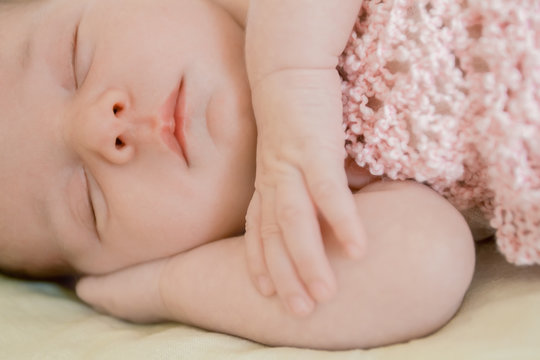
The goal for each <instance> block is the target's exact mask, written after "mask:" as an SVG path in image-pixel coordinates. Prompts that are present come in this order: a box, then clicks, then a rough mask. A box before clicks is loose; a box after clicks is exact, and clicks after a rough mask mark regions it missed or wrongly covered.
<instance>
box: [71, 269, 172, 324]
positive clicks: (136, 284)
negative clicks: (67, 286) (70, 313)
mask: <svg viewBox="0 0 540 360" xmlns="http://www.w3.org/2000/svg"><path fill="white" fill-rule="evenodd" d="M164 265H165V261H164V260H159V261H154V262H151V263H145V264H140V265H136V266H133V267H131V268H127V269H125V270H120V271H117V272H114V273H111V274H107V275H101V276H87V277H83V278H82V279H81V280H79V282H78V283H77V285H76V288H75V291H76V293H77V296H79V298H81V300H83V301H84V302H86V303H88V304H89V305H91V306H92V307H94V308H95V309H97V310H98V311H100V312H104V313H107V314H110V315H113V316H116V317H119V318H122V319H126V320H129V321H134V322H156V321H160V320H164V319H166V318H167V310H166V307H165V304H164V303H163V302H162V298H161V295H160V290H159V283H160V281H159V278H160V275H161V271H162V269H163V266H164Z"/></svg>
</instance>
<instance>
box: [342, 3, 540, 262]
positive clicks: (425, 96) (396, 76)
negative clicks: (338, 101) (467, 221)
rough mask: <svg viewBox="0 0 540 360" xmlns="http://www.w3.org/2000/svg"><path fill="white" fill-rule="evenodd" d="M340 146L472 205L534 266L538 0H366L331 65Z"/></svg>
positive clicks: (539, 155)
mask: <svg viewBox="0 0 540 360" xmlns="http://www.w3.org/2000/svg"><path fill="white" fill-rule="evenodd" d="M338 70H339V71H340V73H341V75H342V77H343V79H344V81H343V87H342V90H343V103H344V127H345V132H346V148H347V151H348V154H349V156H350V157H352V158H353V159H354V160H355V161H356V162H357V164H358V165H360V166H366V167H367V168H368V169H369V170H370V172H371V173H372V174H374V175H384V176H386V177H388V178H391V179H401V180H403V179H415V180H417V181H419V182H423V183H425V184H427V185H429V186H431V187H432V188H433V189H434V190H436V191H437V192H439V193H440V194H442V195H443V196H444V197H446V198H447V199H448V200H449V201H450V202H451V203H452V204H454V205H455V206H456V207H457V208H458V209H460V210H465V209H469V208H473V207H477V208H479V209H480V210H481V211H482V212H483V214H484V216H485V217H486V218H487V219H489V220H490V225H491V226H492V227H493V228H495V229H496V240H497V244H498V247H499V249H500V251H501V252H502V253H503V254H504V255H505V256H506V258H507V260H508V261H510V262H512V263H515V264H533V263H540V1H538V0H512V1H509V0H476V1H474V0H462V1H459V0H432V1H429V0H423V1H422V0H420V1H413V0H394V1H390V0H389V1H382V0H378V1H377V0H371V1H370V0H365V1H364V2H363V5H362V9H361V12H360V15H359V18H358V20H357V22H356V25H355V28H354V31H353V34H352V36H351V38H350V39H349V43H348V45H347V48H346V50H345V52H344V53H343V55H342V57H341V59H340V65H339V67H338Z"/></svg>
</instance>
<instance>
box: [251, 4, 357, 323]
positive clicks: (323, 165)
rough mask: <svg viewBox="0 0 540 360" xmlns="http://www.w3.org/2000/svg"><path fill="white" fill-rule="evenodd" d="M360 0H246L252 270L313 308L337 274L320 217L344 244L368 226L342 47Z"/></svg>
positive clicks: (292, 301)
mask: <svg viewBox="0 0 540 360" xmlns="http://www.w3.org/2000/svg"><path fill="white" fill-rule="evenodd" d="M360 5H361V0H340V1H339V2H338V3H336V2H333V1H327V0H295V1H289V0H256V1H251V2H250V9H249V14H248V21H247V28H246V62H247V68H248V75H249V80H250V84H251V89H252V100H253V108H254V111H255V118H256V121H257V130H258V142H257V172H256V179H255V189H256V190H255V194H254V195H253V198H252V200H251V203H250V206H249V209H248V212H247V216H246V249H247V259H248V267H249V270H250V273H251V275H252V279H253V281H254V283H255V284H256V286H257V288H258V289H259V291H260V292H261V293H262V294H264V295H267V296H269V295H272V294H273V293H274V292H277V294H278V296H279V297H280V298H281V299H282V300H283V301H284V302H285V304H286V305H287V307H288V308H289V309H290V310H291V312H292V313H296V314H299V315H306V314H309V313H310V312H311V311H312V310H313V309H314V306H315V302H314V300H316V301H320V302H322V301H326V300H329V299H330V298H331V297H332V296H333V294H334V292H335V290H336V284H335V279H334V276H333V272H332V269H331V267H330V264H329V262H328V258H327V256H326V253H325V248H324V244H323V241H322V237H321V231H320V226H319V217H322V218H324V220H325V222H326V223H328V225H330V228H331V229H332V230H333V232H334V234H335V237H336V239H338V241H340V242H341V244H342V245H343V247H344V248H345V249H346V250H347V252H348V254H350V255H351V256H353V257H358V256H360V255H361V254H362V253H363V251H364V247H365V234H364V230H363V227H362V224H361V223H359V221H358V218H359V217H358V215H357V209H356V205H355V202H354V200H353V196H352V194H351V192H350V190H349V188H348V186H347V177H346V174H345V170H344V158H345V150H344V135H343V129H342V103H341V79H340V77H339V75H338V73H337V70H336V65H337V59H338V56H339V55H340V54H341V52H342V51H343V49H344V47H345V45H346V43H347V39H348V38H349V35H350V33H351V30H352V27H353V24H354V21H355V19H356V17H357V14H358V11H359V9H360Z"/></svg>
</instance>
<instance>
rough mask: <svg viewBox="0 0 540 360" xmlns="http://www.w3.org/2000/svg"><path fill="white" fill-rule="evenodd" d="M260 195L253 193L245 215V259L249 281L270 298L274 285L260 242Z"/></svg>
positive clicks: (256, 192) (273, 291)
mask: <svg viewBox="0 0 540 360" xmlns="http://www.w3.org/2000/svg"><path fill="white" fill-rule="evenodd" d="M260 213H261V206H260V194H259V192H258V191H255V193H254V194H253V198H252V199H251V202H250V203H249V207H248V210H247V214H246V233H245V235H244V237H245V243H246V258H247V265H248V269H249V272H250V275H251V279H252V281H253V283H254V285H255V287H256V288H257V289H258V290H259V292H260V293H261V294H262V295H264V296H270V295H273V294H274V293H275V288H274V284H273V283H272V280H271V278H270V274H269V273H268V268H267V267H266V261H265V259H264V252H263V247H262V240H261V237H260Z"/></svg>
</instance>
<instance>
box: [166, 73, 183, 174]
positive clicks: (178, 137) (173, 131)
mask: <svg viewBox="0 0 540 360" xmlns="http://www.w3.org/2000/svg"><path fill="white" fill-rule="evenodd" d="M185 98H186V97H185V88H184V81H183V79H182V80H181V81H180V84H179V85H178V87H176V88H175V89H174V90H173V91H172V93H171V94H170V95H169V96H168V97H167V99H166V100H165V103H164V104H163V105H162V107H161V111H160V113H161V118H162V124H163V126H162V130H161V137H162V138H163V141H164V142H165V144H166V145H167V146H168V147H169V148H170V149H171V150H173V151H174V152H175V153H177V154H179V155H180V156H182V157H183V158H184V159H185V160H186V162H187V163H188V165H189V160H188V157H187V151H186V139H185V132H184V125H185V109H186V106H185V105H186V104H185Z"/></svg>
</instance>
